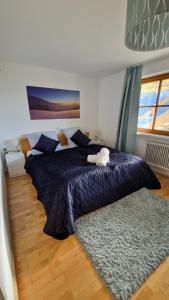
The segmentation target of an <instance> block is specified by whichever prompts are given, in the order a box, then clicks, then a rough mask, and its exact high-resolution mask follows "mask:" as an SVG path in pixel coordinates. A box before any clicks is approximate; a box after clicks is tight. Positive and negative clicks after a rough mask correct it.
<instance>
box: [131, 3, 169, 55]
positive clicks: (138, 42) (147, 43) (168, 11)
mask: <svg viewBox="0 0 169 300" xmlns="http://www.w3.org/2000/svg"><path fill="white" fill-rule="evenodd" d="M125 45H126V47H127V48H129V49H132V50H135V51H151V50H158V49H162V48H166V47H169V0H128V2H127V18H126V33H125Z"/></svg>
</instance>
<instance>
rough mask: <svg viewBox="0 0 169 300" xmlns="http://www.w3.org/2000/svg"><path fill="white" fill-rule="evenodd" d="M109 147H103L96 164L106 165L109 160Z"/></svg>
mask: <svg viewBox="0 0 169 300" xmlns="http://www.w3.org/2000/svg"><path fill="white" fill-rule="evenodd" d="M109 153H110V151H109V149H107V148H102V149H101V150H100V153H98V155H97V161H96V165H97V166H100V167H106V165H107V163H108V162H109Z"/></svg>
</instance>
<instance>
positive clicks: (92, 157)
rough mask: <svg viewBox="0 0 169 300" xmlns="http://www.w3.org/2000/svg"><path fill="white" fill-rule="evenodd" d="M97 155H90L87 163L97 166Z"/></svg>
mask: <svg viewBox="0 0 169 300" xmlns="http://www.w3.org/2000/svg"><path fill="white" fill-rule="evenodd" d="M97 155H98V154H96V155H91V154H90V155H88V156H87V161H88V162H89V163H92V164H95V163H96V161H97Z"/></svg>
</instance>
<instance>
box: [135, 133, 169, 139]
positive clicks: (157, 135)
mask: <svg viewBox="0 0 169 300" xmlns="http://www.w3.org/2000/svg"><path fill="white" fill-rule="evenodd" d="M136 136H137V137H143V138H144V137H145V138H154V139H155V138H156V139H157V138H158V139H160V140H161V139H164V140H167V141H168V140H169V136H167V135H161V134H154V133H148V132H137V133H136Z"/></svg>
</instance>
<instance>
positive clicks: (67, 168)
mask: <svg viewBox="0 0 169 300" xmlns="http://www.w3.org/2000/svg"><path fill="white" fill-rule="evenodd" d="M101 147H102V146H100V145H88V146H85V147H76V148H71V149H65V150H62V151H58V152H55V153H51V154H42V155H36V156H33V155H30V156H29V157H28V158H27V160H26V164H25V169H26V171H27V173H29V174H30V176H31V177H32V183H33V185H34V186H35V188H36V191H37V197H38V199H39V200H40V201H41V202H42V204H43V206H44V209H45V212H46V216H47V221H46V224H45V226H44V232H45V233H46V234H49V235H51V236H53V237H54V238H56V239H65V238H66V237H68V236H69V235H71V234H74V232H75V220H76V219H77V218H78V217H80V216H81V215H84V214H86V213H89V212H91V211H93V210H96V209H98V208H100V207H103V206H105V205H107V204H110V203H112V202H114V201H117V200H119V199H120V198H123V197H124V196H126V195H128V194H130V193H132V192H134V191H136V190H138V189H140V188H142V187H147V188H149V189H158V188H160V183H159V181H158V180H157V178H156V177H155V175H154V174H153V172H152V171H151V169H150V168H149V166H148V165H147V163H146V162H145V161H144V160H143V159H141V158H140V157H138V156H134V155H131V154H127V153H123V152H118V151H116V150H114V149H111V148H109V150H110V162H109V163H108V164H107V167H97V166H96V165H95V164H90V163H88V162H87V155H88V154H96V153H97V152H99V151H100V149H101Z"/></svg>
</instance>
